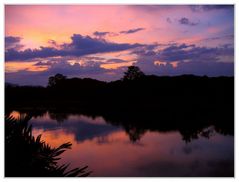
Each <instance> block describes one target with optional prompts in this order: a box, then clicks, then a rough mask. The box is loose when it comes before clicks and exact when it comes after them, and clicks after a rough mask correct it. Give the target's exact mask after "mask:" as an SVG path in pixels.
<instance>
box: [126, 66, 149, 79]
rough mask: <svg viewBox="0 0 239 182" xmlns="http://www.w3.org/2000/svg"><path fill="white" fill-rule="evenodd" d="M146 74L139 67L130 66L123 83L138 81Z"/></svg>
mask: <svg viewBox="0 0 239 182" xmlns="http://www.w3.org/2000/svg"><path fill="white" fill-rule="evenodd" d="M143 76H145V75H144V73H143V72H142V71H141V70H140V68H139V67H137V66H129V67H128V70H127V71H126V72H125V73H124V77H123V81H128V80H136V79H139V78H142V77H143Z"/></svg>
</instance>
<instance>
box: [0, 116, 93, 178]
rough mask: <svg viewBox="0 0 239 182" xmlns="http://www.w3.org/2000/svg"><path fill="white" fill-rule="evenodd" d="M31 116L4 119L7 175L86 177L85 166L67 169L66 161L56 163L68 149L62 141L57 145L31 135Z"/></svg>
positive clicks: (69, 144)
mask: <svg viewBox="0 0 239 182" xmlns="http://www.w3.org/2000/svg"><path fill="white" fill-rule="evenodd" d="M30 119H31V118H30V117H29V116H26V117H24V118H19V119H15V118H12V117H6V118H5V176H6V177H75V176H80V177H84V176H88V175H89V174H90V173H91V172H88V171H87V166H85V167H82V168H74V169H71V170H69V164H63V165H58V164H57V161H58V160H59V159H61V158H60V155H61V154H62V153H63V152H64V151H65V150H67V149H70V148H71V145H72V144H71V143H64V144H62V145H60V146H59V147H57V148H53V147H51V146H49V145H48V144H47V143H45V142H44V141H42V140H41V135H38V136H37V137H34V136H33V135H32V127H31V126H29V124H28V121H29V120H30Z"/></svg>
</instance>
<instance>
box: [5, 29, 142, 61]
mask: <svg viewBox="0 0 239 182" xmlns="http://www.w3.org/2000/svg"><path fill="white" fill-rule="evenodd" d="M140 46H142V45H141V44H127V43H125V44H118V43H112V42H107V41H106V40H104V39H103V40H102V39H96V38H91V37H90V36H82V35H80V34H74V35H73V36H72V37H71V43H65V44H63V45H61V46H60V48H59V49H56V48H54V47H40V48H39V49H26V50H24V51H18V50H16V49H7V50H6V52H5V60H6V61H12V60H22V61H24V60H30V59H34V58H47V57H54V56H76V57H81V56H85V55H90V54H96V53H107V52H117V51H124V50H128V49H132V48H136V47H140Z"/></svg>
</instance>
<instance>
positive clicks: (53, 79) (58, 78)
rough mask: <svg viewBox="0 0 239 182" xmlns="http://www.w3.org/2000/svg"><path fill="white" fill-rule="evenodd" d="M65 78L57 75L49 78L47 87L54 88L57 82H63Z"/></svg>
mask: <svg viewBox="0 0 239 182" xmlns="http://www.w3.org/2000/svg"><path fill="white" fill-rule="evenodd" d="M66 78H67V77H66V76H64V75H62V74H59V73H57V74H56V75H55V76H51V77H49V79H48V87H54V86H56V84H58V83H59V82H61V81H63V80H65V79H66Z"/></svg>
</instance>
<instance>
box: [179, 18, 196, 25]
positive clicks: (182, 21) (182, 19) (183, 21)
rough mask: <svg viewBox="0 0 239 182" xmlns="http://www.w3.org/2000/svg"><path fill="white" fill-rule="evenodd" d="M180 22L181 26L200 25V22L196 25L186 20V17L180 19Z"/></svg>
mask: <svg viewBox="0 0 239 182" xmlns="http://www.w3.org/2000/svg"><path fill="white" fill-rule="evenodd" d="M178 22H179V23H180V24H181V25H188V26H195V25H198V24H199V22H197V23H196V22H192V21H190V20H189V19H188V18H185V17H183V18H181V19H179V20H178Z"/></svg>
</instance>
